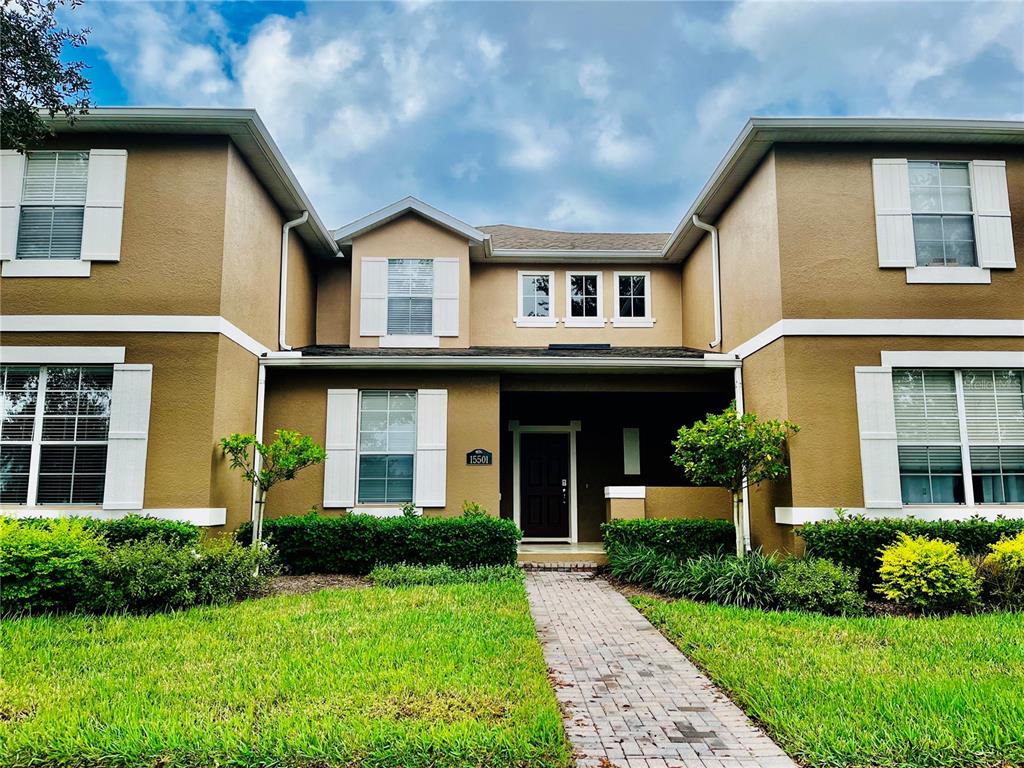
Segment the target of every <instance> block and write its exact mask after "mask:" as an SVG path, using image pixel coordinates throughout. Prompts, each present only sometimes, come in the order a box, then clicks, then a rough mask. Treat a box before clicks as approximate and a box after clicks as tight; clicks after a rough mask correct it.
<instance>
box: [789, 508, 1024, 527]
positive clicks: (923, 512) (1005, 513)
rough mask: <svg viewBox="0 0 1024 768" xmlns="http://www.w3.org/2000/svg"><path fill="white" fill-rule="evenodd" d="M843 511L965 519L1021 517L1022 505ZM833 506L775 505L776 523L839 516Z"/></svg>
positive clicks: (1023, 516)
mask: <svg viewBox="0 0 1024 768" xmlns="http://www.w3.org/2000/svg"><path fill="white" fill-rule="evenodd" d="M843 512H844V514H847V515H863V516H864V517H866V518H869V519H872V520H879V519H882V518H903V517H914V518H917V519H918V520H966V519H967V518H969V517H982V518H984V519H985V520H995V519H996V518H997V517H1007V518H1011V519H1015V520H1016V519H1024V506H1021V505H1005V506H1004V505H1002V504H985V505H975V506H973V507H968V506H966V505H963V506H950V507H942V506H935V507H931V506H904V507H902V508H901V509H867V508H865V507H856V508H846V507H844V508H843ZM838 519H839V517H838V516H837V515H836V510H835V509H834V508H833V507H776V508H775V522H776V523H778V524H779V525H806V524H807V523H819V522H823V521H827V520H838Z"/></svg>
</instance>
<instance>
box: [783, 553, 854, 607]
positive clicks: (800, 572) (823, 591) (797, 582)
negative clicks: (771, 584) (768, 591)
mask: <svg viewBox="0 0 1024 768" xmlns="http://www.w3.org/2000/svg"><path fill="white" fill-rule="evenodd" d="M857 577H858V574H857V571H855V570H851V569H849V568H844V567H843V566H841V565H839V564H838V563H833V562H832V561H831V560H825V559H823V558H820V557H805V558H800V559H792V560H787V561H785V562H784V563H783V568H782V574H781V575H780V576H779V580H778V581H777V582H776V584H775V594H776V597H777V598H778V601H779V607H780V608H783V609H785V610H788V611H812V612H814V613H823V614H826V615H827V616H861V615H863V613H864V595H862V594H861V593H860V592H859V591H857Z"/></svg>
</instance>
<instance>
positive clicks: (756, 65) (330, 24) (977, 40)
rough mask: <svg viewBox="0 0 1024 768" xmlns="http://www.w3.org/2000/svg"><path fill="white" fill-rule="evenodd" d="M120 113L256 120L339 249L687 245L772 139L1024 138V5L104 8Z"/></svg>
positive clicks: (99, 17)
mask: <svg viewBox="0 0 1024 768" xmlns="http://www.w3.org/2000/svg"><path fill="white" fill-rule="evenodd" d="M68 21H69V22H70V23H77V24H79V25H83V26H89V27H91V28H92V30H93V32H92V35H91V37H90V41H89V46H88V48H87V49H86V50H85V52H84V58H85V59H86V61H87V62H88V63H89V65H90V67H91V69H90V71H89V76H90V77H91V79H92V81H93V98H94V101H95V103H96V104H97V105H99V106H121V105H145V106H157V105H159V106H174V105H183V106H247V107H256V108H257V109H258V110H259V112H260V114H261V116H262V117H263V119H264V121H265V122H266V123H267V125H268V127H269V128H270V130H271V132H272V134H273V135H274V138H275V140H276V141H277V142H278V144H279V145H280V146H281V148H282V150H283V151H284V153H285V155H286V157H287V158H288V160H289V162H290V163H291V165H292V168H293V169H294V170H295V172H296V174H297V175H298V177H299V179H300V181H301V182H302V184H303V186H304V187H305V189H306V191H307V192H308V193H309V194H310V196H311V198H312V199H313V201H314V204H315V205H316V206H317V210H318V211H319V212H320V214H321V216H322V217H323V218H324V220H325V222H327V223H328V225H330V226H332V227H337V226H341V225H342V224H344V223H346V222H348V221H350V220H352V219H355V218H357V217H359V216H362V215H364V214H366V213H368V212H370V211H372V210H375V209H377V208H380V207H382V206H384V205H386V204H388V203H390V202H393V201H394V200H396V199H398V198H401V197H404V196H405V195H409V194H412V195H416V196H417V197H420V198H421V199H423V200H426V201H427V202H429V203H431V204H433V205H436V206H438V207H440V208H442V209H444V210H446V211H448V212H449V213H451V214H453V215H455V216H457V217H459V218H461V219H464V220H466V221H468V222H470V223H472V224H478V225H479V224H493V223H509V224H519V225H524V226H536V227H547V228H553V229H580V230H626V231H661V230H671V229H672V228H673V227H674V226H675V224H676V223H677V222H678V220H679V217H680V216H681V215H682V213H683V212H684V211H685V210H686V208H687V207H688V205H689V204H690V202H692V200H693V197H694V195H695V194H696V192H697V190H698V189H699V188H700V186H701V184H702V183H703V182H704V180H705V179H706V178H707V176H708V174H709V173H710V171H711V170H712V169H713V168H714V166H715V165H716V164H717V162H718V160H719V159H720V158H721V156H722V154H723V152H724V151H725V150H726V148H727V147H728V146H729V144H730V143H731V142H732V140H733V139H734V138H735V136H736V134H737V133H738V132H739V130H740V129H741V128H742V126H743V123H744V122H745V121H746V119H747V118H748V117H749V116H751V115H897V116H914V117H929V116H941V117H987V118H1016V119H1022V118H1024V3H998V2H978V3H955V2H939V3H928V2H913V3H901V2H884V3H867V2H861V3H849V2H844V3H811V2H806V3H784V2H772V3H768V2H739V3H718V2H716V3H696V2H695V3H668V2H659V3H625V2H622V3H613V2H604V3H583V2H577V3H555V2H549V3H496V2H495V3H441V2H414V3H407V4H401V5H395V4H373V3H328V2H318V3H281V2H267V3H251V2H230V3H217V4H214V3H201V4H195V3H143V2H130V3H128V2H110V1H107V2H99V1H98V0H86V4H85V6H83V7H82V8H80V9H78V10H76V11H74V12H73V15H72V16H71V17H70V18H69V19H68Z"/></svg>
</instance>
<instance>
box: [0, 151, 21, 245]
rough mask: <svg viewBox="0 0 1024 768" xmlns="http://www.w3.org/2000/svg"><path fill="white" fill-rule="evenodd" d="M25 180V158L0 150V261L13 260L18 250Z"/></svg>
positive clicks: (19, 154)
mask: <svg viewBox="0 0 1024 768" xmlns="http://www.w3.org/2000/svg"><path fill="white" fill-rule="evenodd" d="M24 178H25V156H24V155H23V154H21V153H20V152H18V151H16V150H13V149H0V261H7V260H10V259H13V258H14V254H15V252H16V251H17V248H18V214H19V210H20V206H21V185H22V181H23V179H24Z"/></svg>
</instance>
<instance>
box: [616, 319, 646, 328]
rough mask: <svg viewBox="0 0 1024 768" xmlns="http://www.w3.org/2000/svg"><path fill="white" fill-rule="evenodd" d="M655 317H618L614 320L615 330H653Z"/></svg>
mask: <svg viewBox="0 0 1024 768" xmlns="http://www.w3.org/2000/svg"><path fill="white" fill-rule="evenodd" d="M654 323H655V320H654V318H653V317H616V318H615V319H614V320H612V326H614V327H615V328H653V327H654Z"/></svg>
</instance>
